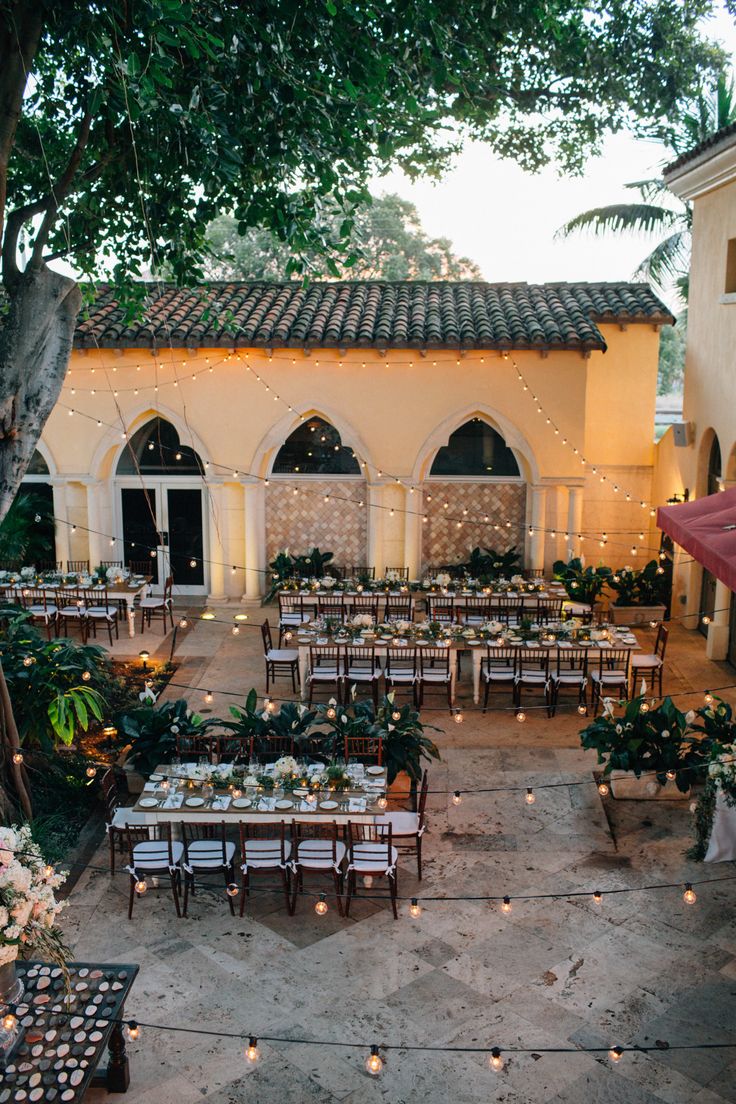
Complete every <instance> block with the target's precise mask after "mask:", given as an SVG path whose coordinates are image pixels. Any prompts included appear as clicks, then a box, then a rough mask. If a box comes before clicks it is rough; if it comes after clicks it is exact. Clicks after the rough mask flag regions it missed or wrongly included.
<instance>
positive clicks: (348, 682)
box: [343, 645, 381, 710]
mask: <svg viewBox="0 0 736 1104" xmlns="http://www.w3.org/2000/svg"><path fill="white" fill-rule="evenodd" d="M343 663H344V668H343V678H344V680H345V681H344V684H343V685H344V687H345V694H346V696H347V694H348V692H349V688H350V687H351V686H369V687H370V691H371V695H372V697H373V708H374V709H376V710H377V709H378V682H379V679H380V678H381V667H380V664H379V662H378V660H377V659H376V650H375V648H371V647H360V646H353V645H348V647H347V648H346V649H345V653H344V656H343Z"/></svg>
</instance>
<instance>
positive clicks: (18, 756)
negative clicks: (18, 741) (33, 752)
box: [13, 751, 23, 767]
mask: <svg viewBox="0 0 736 1104" xmlns="http://www.w3.org/2000/svg"><path fill="white" fill-rule="evenodd" d="M13 762H14V763H15V765H16V767H19V766H20V765H21V763H22V762H23V752H22V751H15V752H13Z"/></svg>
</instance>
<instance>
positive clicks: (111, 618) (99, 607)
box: [84, 589, 120, 647]
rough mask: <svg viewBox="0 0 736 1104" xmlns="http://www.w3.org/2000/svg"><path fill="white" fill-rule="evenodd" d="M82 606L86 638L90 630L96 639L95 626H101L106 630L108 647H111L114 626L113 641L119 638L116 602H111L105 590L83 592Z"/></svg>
mask: <svg viewBox="0 0 736 1104" xmlns="http://www.w3.org/2000/svg"><path fill="white" fill-rule="evenodd" d="M84 606H85V611H86V618H87V636H88V637H89V630H90V628H91V629H92V634H93V636H94V638H95V640H96V639H97V625H98V624H102V625H104V626H105V627H106V629H107V634H108V636H109V637H110V647H112V630H113V626H115V639H116V640H118V639H119V638H120V633H119V631H118V615H119V612H120V611H119V606H118V603H117V601H115V600H112V599H111V598H110V596H109V595H108V593H107V589H105V590H85V591H84Z"/></svg>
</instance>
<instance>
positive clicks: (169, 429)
mask: <svg viewBox="0 0 736 1104" xmlns="http://www.w3.org/2000/svg"><path fill="white" fill-rule="evenodd" d="M734 233H735V234H736V230H735V231H734ZM668 321H670V316H669V312H668V311H667V309H666V308H665V307H664V306H663V305H662V304H661V303H660V302H659V300H657V298H656V297H655V296H654V295H653V294H652V292H651V291H650V289H649V288H648V287H647V286H646V285H642V284H545V285H536V286H535V285H528V284H509V285H504V284H500V285H498V284H484V283H464V282H463V283H460V282H458V283H437V284H426V283H405V284H390V283H380V282H356V283H321V284H319V283H317V284H312V285H311V286H309V287H307V288H302V287H301V285H300V284H298V283H296V282H294V283H289V284H285V285H275V284H234V283H227V284H213V285H208V286H207V287H204V288H198V289H191V290H182V289H176V288H172V287H170V286H166V285H158V284H151V285H150V286H149V287H148V288H147V301H146V309H145V312H144V314H143V316H142V317H140V318H138V319H136V320H134V321H133V322H130V321H126V318H125V316H124V313H123V311H122V310H121V309H120V307H119V305H118V304H117V302H116V301H115V299H114V297H113V294H112V292H111V291H106V290H103V291H101V292H100V294H99V295H98V297H97V299H96V301H95V302H94V303H93V304H92V306H91V307H89V308H88V309H87V311H86V313H85V315H84V317H81V318H80V321H79V325H78V329H77V335H76V340H75V350H74V353H73V356H72V360H71V365H70V370H69V374H68V376H67V379H66V382H65V385H64V389H63V392H62V395H61V399H60V401H59V403H58V405H57V407H56V409H55V410H54V411H53V413H52V415H51V417H50V419H49V421H48V424H47V426H46V428H45V430H44V433H43V438H42V441H41V443H40V445H39V450H38V455H37V456H36V458H35V462H34V466H33V472H35V474H32V475H30V476H29V479H30V480H31V481H36V482H37V483H44V482H45V483H46V484H49V485H50V486H51V487H52V492H51V493H52V494H53V512H54V515H55V516H56V518H57V526H56V556H57V559H58V560H60V561H66V560H87V559H89V560H90V561H91V562H92V564H93V566H94V565H95V564H97V563H100V562H101V561H116V560H121V561H126V562H127V561H128V560H131V559H133V560H141V559H142V558H143V556H142V555H141V550H143V549H145V550H146V554H148V553H149V550H150V549H152V547H153V546H155V551H156V556H154V557H151V561H152V564H153V566H154V569H155V571H157V572H158V573H159V575H160V576H161V579H162V578H163V576H164V574H165V573H166V572H167V571H168V565H169V564H170V565H171V566H173V568H174V575H175V581H176V585H177V587H178V588H180V589H181V591H182V592H183V593H192V594H198V593H199V594H202V595H209V596H210V597H211V598H213V599H219V598H223V597H229V598H241V597H243V598H245V599H247V600H257V599H258V597H259V595H260V594H261V593H262V592H263V590H264V588H265V583H266V572H267V565H268V562H269V560H270V559H271V558H272V557H273V555H274V554H275V553H276V552H277V551H278V550H279V549H280V548H283V547H288V548H290V549H291V550H292V551H293V552H302V551H306V550H308V549H310V548H311V547H312V546H313V545H318V546H320V547H321V548H322V549H323V550H324V549H329V550H330V551H332V552H334V554H335V563H337V564H342V565H347V566H348V567H349V566H352V565H363V564H366V565H369V566H372V567H374V568H375V569H376V571H377V574H379V575H381V574H382V573H383V571H384V569H385V567H387V566H388V567H392V566H406V567H408V568H409V574H410V576H411V577H417V576H418V575H419V574H420V572H421V571H422V570H424V569H426V567H427V565H435V564H439V563H443V562H450V561H453V560H455V561H456V560H460V559H462V558H464V557H465V556H466V554H467V552H468V550H469V549H470V548H472V547H474V546H476V545H481V546H484V547H496V548H500V549H505V548H508V547H510V546H511V545H514V544H516V545H518V546H519V547H520V548H521V549H522V550H523V554H524V559H525V562H526V565H527V566H531V567H547V568H549V567H550V566H551V564H552V562H553V561H554V560H555V559H557V558H559V557H563V558H567V557H568V556H569V555H571V554H577V553H579V552H580V551H582V552H584V553H585V554H586V556H587V558H588V561H589V562H590V561H597V560H599V559H601V560H604V561H605V562H608V563H612V564H614V565H615V564H623V563H629V562H637V561H639V562H641V561H644V560H646V559H649V558H651V556H652V555H653V554H654V552H653V550H654V551H656V544H657V540H656V535H655V533H654V532H653V531H652V525H653V521H652V519H651V517H650V511H649V507H650V506H651V505H652V503H653V471H654V456H655V447H654V443H653V426H654V408H655V395H656V377H657V357H658V347H659V329H660V328H661V326H662V325H663V324H665V323H666V322H668ZM602 475H605V479H604V480H603V481H601V476H602ZM642 503H643V504H645V505H644V507H642ZM639 530H641V533H640V532H639ZM603 534H605V539H606V544H605V547H604V548H602V547H601V545H600V540H601V539H602V535H603ZM160 581H161V580H160Z"/></svg>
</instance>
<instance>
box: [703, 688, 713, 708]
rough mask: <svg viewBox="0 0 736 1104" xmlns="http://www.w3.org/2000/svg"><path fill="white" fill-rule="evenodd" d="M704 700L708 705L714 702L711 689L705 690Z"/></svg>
mask: <svg viewBox="0 0 736 1104" xmlns="http://www.w3.org/2000/svg"><path fill="white" fill-rule="evenodd" d="M703 701H704V702H705V704H706V705H712V704H713V695H712V694H711V692H710V690H706V691H705V694H704V695H703Z"/></svg>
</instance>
